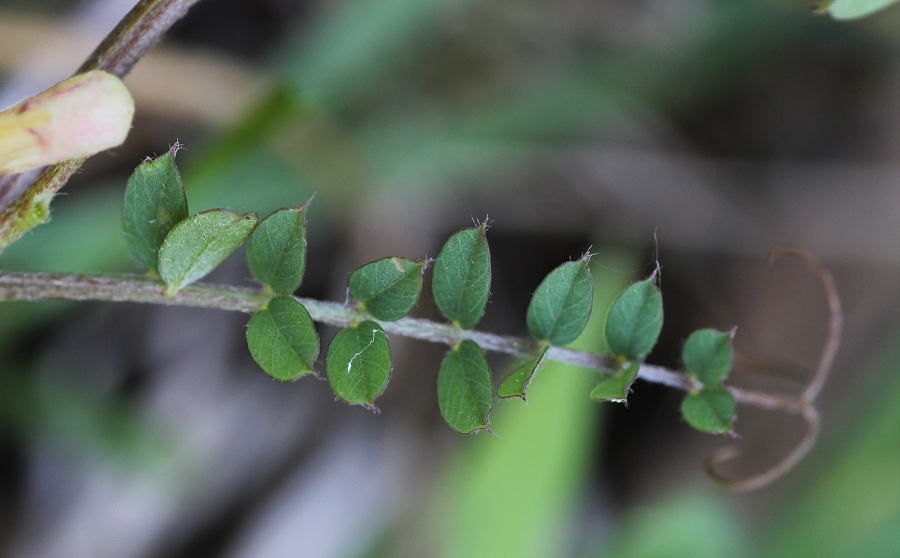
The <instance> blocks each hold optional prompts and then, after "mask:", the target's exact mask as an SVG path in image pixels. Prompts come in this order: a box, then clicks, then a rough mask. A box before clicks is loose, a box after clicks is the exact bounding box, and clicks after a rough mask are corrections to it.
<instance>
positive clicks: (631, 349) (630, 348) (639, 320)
mask: <svg viewBox="0 0 900 558" xmlns="http://www.w3.org/2000/svg"><path fill="white" fill-rule="evenodd" d="M662 323H663V307H662V295H660V293H659V289H657V288H656V285H655V284H654V283H653V278H650V279H645V280H644V281H639V282H637V283H634V284H633V285H631V286H629V287H628V288H627V289H625V290H624V291H622V294H620V295H619V297H618V298H617V299H616V301H615V302H614V303H613V305H612V307H611V308H610V309H609V314H607V317H606V343H607V345H608V346H609V349H610V350H611V351H612V352H613V354H615V355H617V356H619V357H622V358H624V359H626V360H640V359H642V358H644V357H645V356H646V355H647V353H649V352H650V350H651V349H653V346H654V345H656V340H657V339H658V338H659V332H660V331H661V330H662Z"/></svg>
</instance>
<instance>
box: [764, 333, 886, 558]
mask: <svg viewBox="0 0 900 558" xmlns="http://www.w3.org/2000/svg"><path fill="white" fill-rule="evenodd" d="M873 354H874V355H876V357H877V358H875V359H873V361H872V362H871V364H869V365H867V366H865V365H864V366H863V367H862V368H863V369H861V370H856V371H854V372H855V377H857V378H860V379H861V378H868V380H867V381H863V382H862V383H861V384H858V385H865V386H866V387H865V389H863V390H862V391H861V392H859V393H857V397H856V401H854V403H855V404H854V405H852V406H850V408H846V409H844V410H843V415H844V416H843V417H840V416H835V415H836V414H837V410H836V409H835V410H834V411H833V414H832V418H833V420H830V421H828V422H827V423H826V424H827V425H828V426H826V429H825V430H824V431H823V435H824V436H827V438H823V439H822V441H821V442H820V445H819V447H817V448H816V449H814V450H813V455H812V456H811V457H810V458H809V459H807V460H806V461H804V462H803V463H801V465H800V469H801V470H798V471H795V472H794V473H793V474H792V475H791V476H790V477H788V478H787V479H785V481H787V482H793V486H792V489H791V490H789V491H788V492H787V493H786V494H784V495H783V496H782V497H781V498H780V499H779V501H776V502H774V506H776V507H777V509H778V510H779V513H778V521H774V522H772V523H771V524H770V525H769V530H768V532H767V533H766V534H765V537H762V538H761V539H760V543H761V545H760V547H761V548H760V550H759V553H758V555H760V556H816V557H821V558H843V557H844V556H865V557H867V558H893V557H894V556H897V555H900V531H898V529H897V526H898V525H900V405H897V401H900V374H897V370H900V329H898V328H897V326H894V328H893V335H891V336H890V340H889V341H888V343H886V344H885V345H884V348H883V349H882V350H880V351H877V350H876V351H873ZM847 395H848V396H849V395H850V394H849V393H848V394H847ZM842 418H843V420H842ZM842 425H845V426H844V427H842Z"/></svg>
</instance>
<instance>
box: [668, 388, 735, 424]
mask: <svg viewBox="0 0 900 558" xmlns="http://www.w3.org/2000/svg"><path fill="white" fill-rule="evenodd" d="M681 416H683V417H684V420H686V421H687V423H688V424H690V425H691V426H692V427H694V428H696V429H697V430H699V431H701V432H713V433H722V432H730V431H731V423H732V422H733V421H734V397H732V396H731V393H729V392H728V390H727V389H725V388H724V387H722V386H712V387H705V388H703V389H700V390H697V391H695V392H692V393H689V394H687V395H686V396H685V398H684V399H683V400H682V401H681Z"/></svg>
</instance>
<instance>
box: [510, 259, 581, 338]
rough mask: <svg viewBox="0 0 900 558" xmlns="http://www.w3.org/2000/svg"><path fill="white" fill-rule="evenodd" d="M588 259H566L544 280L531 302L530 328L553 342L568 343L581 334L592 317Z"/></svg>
mask: <svg viewBox="0 0 900 558" xmlns="http://www.w3.org/2000/svg"><path fill="white" fill-rule="evenodd" d="M587 264H588V259H587V257H584V258H582V259H580V260H579V261H577V262H566V263H564V264H562V265H560V266H559V267H557V268H556V269H554V270H553V271H551V272H550V273H549V274H548V275H547V277H545V278H544V280H543V281H541V284H540V285H538V288H537V289H536V290H535V291H534V295H533V296H532V297H531V302H530V303H529V304H528V313H527V317H526V321H527V323H528V331H529V332H530V333H531V335H532V336H534V337H535V338H536V339H539V340H541V341H547V342H549V343H550V344H551V345H566V344H568V343H571V342H572V341H574V340H575V338H576V337H578V336H579V335H580V334H581V332H582V331H583V330H584V326H586V325H587V322H588V319H589V318H590V317H591V307H592V305H593V302H594V284H593V279H592V278H591V272H590V270H589V269H588V265H587Z"/></svg>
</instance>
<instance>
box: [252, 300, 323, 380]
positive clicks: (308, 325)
mask: <svg viewBox="0 0 900 558" xmlns="http://www.w3.org/2000/svg"><path fill="white" fill-rule="evenodd" d="M247 346H248V347H249V349H250V354H251V355H252V356H253V360H255V361H256V363H257V364H258V365H259V367H260V368H262V369H263V370H264V371H265V372H266V374H268V375H269V376H272V377H273V378H275V379H276V380H281V381H283V382H287V381H292V380H296V379H297V378H300V377H302V376H305V375H306V374H314V375H315V370H313V363H314V362H315V361H316V357H318V356H319V334H318V333H316V327H315V326H314V325H313V322H312V319H311V318H310V317H309V312H307V311H306V308H304V306H303V305H302V304H300V303H299V302H297V301H296V300H294V299H293V298H291V297H289V296H276V297H275V298H273V299H272V300H270V301H269V304H268V306H267V307H266V308H265V309H263V310H260V311H259V312H257V313H256V314H254V315H253V317H252V318H250V324H249V325H248V326H247Z"/></svg>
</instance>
